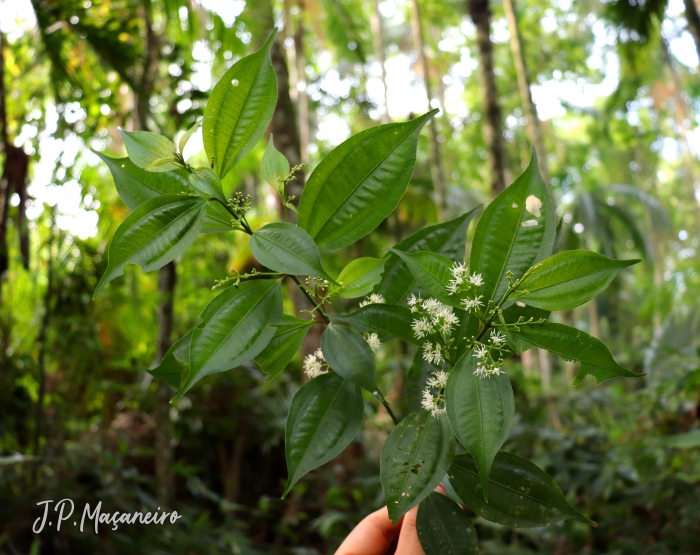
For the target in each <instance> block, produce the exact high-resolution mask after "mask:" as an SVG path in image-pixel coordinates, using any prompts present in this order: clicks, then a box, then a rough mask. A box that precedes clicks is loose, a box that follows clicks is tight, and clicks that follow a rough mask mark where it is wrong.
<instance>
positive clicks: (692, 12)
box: [683, 0, 700, 59]
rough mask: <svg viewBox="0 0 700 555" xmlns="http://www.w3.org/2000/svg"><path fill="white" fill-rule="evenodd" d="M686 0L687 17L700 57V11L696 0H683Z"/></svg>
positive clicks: (699, 56)
mask: <svg viewBox="0 0 700 555" xmlns="http://www.w3.org/2000/svg"><path fill="white" fill-rule="evenodd" d="M683 1H684V2H685V19H686V20H687V21H688V30H689V31H690V33H691V34H692V35H693V39H695V49H696V50H697V51H698V58H699V59H700V13H698V6H697V4H696V3H695V0H683Z"/></svg>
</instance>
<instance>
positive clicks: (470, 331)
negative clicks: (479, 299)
mask: <svg viewBox="0 0 700 555" xmlns="http://www.w3.org/2000/svg"><path fill="white" fill-rule="evenodd" d="M453 312H454V313H455V314H456V315H457V316H459V329H458V330H457V332H456V333H454V337H456V338H458V340H457V349H456V351H455V355H454V358H455V360H459V359H460V358H461V357H462V355H463V354H464V353H466V352H467V348H468V347H469V345H470V342H469V340H470V339H471V338H472V337H474V338H475V337H476V336H477V335H478V334H479V326H480V325H481V321H480V320H479V317H478V316H477V315H476V314H472V313H470V312H466V311H465V310H462V309H459V308H455V309H453Z"/></svg>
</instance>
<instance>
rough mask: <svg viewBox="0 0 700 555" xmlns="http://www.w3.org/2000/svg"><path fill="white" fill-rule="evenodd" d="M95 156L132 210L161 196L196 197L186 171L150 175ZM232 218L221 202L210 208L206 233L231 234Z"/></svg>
mask: <svg viewBox="0 0 700 555" xmlns="http://www.w3.org/2000/svg"><path fill="white" fill-rule="evenodd" d="M93 152H95V154H97V155H98V156H99V157H100V158H101V159H102V161H103V162H104V163H105V164H107V167H108V168H109V170H110V172H112V177H113V178H114V185H115V186H116V188H117V192H118V193H119V196H120V197H121V199H122V200H123V201H124V204H126V205H127V206H128V207H129V208H130V209H131V210H135V209H136V208H138V207H139V206H141V205H142V204H143V203H144V202H146V201H147V200H150V199H152V198H156V197H159V196H161V195H177V194H180V193H192V192H194V191H193V190H192V187H191V185H190V182H189V173H188V172H187V170H185V169H184V168H182V167H178V169H177V170H173V171H169V172H162V173H156V172H149V171H146V170H143V169H141V168H139V167H138V166H137V165H135V164H134V163H133V162H132V161H131V160H129V159H128V158H110V157H109V156H107V155H105V154H102V153H101V152H96V151H93ZM231 230H232V228H231V215H230V214H229V213H228V212H227V211H226V209H225V208H224V207H223V206H221V205H220V204H219V203H218V202H210V203H208V204H207V219H206V220H205V221H204V227H203V228H202V233H218V232H221V231H231Z"/></svg>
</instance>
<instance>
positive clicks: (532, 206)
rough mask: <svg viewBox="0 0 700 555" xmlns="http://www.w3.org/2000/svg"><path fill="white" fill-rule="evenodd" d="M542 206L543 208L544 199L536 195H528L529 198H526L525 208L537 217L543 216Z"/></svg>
mask: <svg viewBox="0 0 700 555" xmlns="http://www.w3.org/2000/svg"><path fill="white" fill-rule="evenodd" d="M540 208H542V201H541V200H540V199H538V198H537V197H536V196H535V195H530V196H529V197H527V199H525V210H527V211H528V212H529V213H530V214H532V215H533V216H535V218H539V217H540V216H542V214H541V213H540Z"/></svg>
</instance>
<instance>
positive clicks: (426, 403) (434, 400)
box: [421, 386, 445, 416]
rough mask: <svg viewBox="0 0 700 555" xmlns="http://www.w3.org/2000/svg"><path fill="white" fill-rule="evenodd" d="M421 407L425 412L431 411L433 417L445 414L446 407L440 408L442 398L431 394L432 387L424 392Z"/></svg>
mask: <svg viewBox="0 0 700 555" xmlns="http://www.w3.org/2000/svg"><path fill="white" fill-rule="evenodd" d="M421 405H422V406H423V408H424V409H425V410H429V411H430V412H431V413H432V415H433V416H438V415H440V414H444V413H445V407H444V405H443V406H442V407H441V406H440V397H433V394H432V393H431V392H430V386H428V387H426V388H425V390H424V391H423V400H422V401H421Z"/></svg>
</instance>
